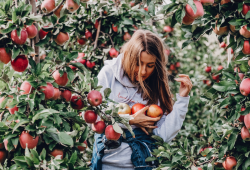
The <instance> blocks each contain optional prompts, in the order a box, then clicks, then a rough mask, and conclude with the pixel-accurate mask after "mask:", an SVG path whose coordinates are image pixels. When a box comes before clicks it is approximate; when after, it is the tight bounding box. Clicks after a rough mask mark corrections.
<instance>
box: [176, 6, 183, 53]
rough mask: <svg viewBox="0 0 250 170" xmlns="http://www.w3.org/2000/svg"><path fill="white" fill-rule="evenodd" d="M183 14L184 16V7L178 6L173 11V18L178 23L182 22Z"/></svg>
mask: <svg viewBox="0 0 250 170" xmlns="http://www.w3.org/2000/svg"><path fill="white" fill-rule="evenodd" d="M184 16H185V9H184V8H179V9H178V10H177V11H176V13H175V19H176V21H177V22H179V23H180V24H181V23H182V20H183V18H184ZM182 48H184V47H182Z"/></svg>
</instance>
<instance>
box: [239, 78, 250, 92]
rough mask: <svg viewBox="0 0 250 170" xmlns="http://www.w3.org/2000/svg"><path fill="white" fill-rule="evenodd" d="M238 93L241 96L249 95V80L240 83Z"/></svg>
mask: <svg viewBox="0 0 250 170" xmlns="http://www.w3.org/2000/svg"><path fill="white" fill-rule="evenodd" d="M240 92H241V94H242V95H243V96H248V95H249V93H250V78H246V79H244V80H242V82H241V83H240Z"/></svg>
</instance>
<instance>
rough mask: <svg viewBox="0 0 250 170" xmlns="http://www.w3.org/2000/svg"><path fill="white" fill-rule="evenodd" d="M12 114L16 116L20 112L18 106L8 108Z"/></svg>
mask: <svg viewBox="0 0 250 170" xmlns="http://www.w3.org/2000/svg"><path fill="white" fill-rule="evenodd" d="M8 110H9V112H10V114H12V115H13V114H15V111H18V107H17V106H14V107H13V108H8Z"/></svg>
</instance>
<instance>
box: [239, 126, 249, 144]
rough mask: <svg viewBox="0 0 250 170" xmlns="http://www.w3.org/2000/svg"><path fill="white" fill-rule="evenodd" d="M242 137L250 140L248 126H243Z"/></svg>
mask: <svg viewBox="0 0 250 170" xmlns="http://www.w3.org/2000/svg"><path fill="white" fill-rule="evenodd" d="M240 135H241V138H242V140H245V141H250V133H249V131H248V129H247V128H246V126H243V127H242V128H241V134H240Z"/></svg>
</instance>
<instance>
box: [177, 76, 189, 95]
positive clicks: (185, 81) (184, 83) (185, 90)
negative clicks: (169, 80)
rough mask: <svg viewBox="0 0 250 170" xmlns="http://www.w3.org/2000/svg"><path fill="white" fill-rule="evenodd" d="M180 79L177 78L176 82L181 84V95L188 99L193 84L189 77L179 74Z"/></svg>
mask: <svg viewBox="0 0 250 170" xmlns="http://www.w3.org/2000/svg"><path fill="white" fill-rule="evenodd" d="M179 77H180V78H175V80H176V81H178V82H181V85H180V89H179V95H180V96H182V97H187V96H188V94H189V92H190V91H191V89H192V87H193V84H192V82H191V80H190V78H189V76H188V75H186V74H179Z"/></svg>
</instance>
